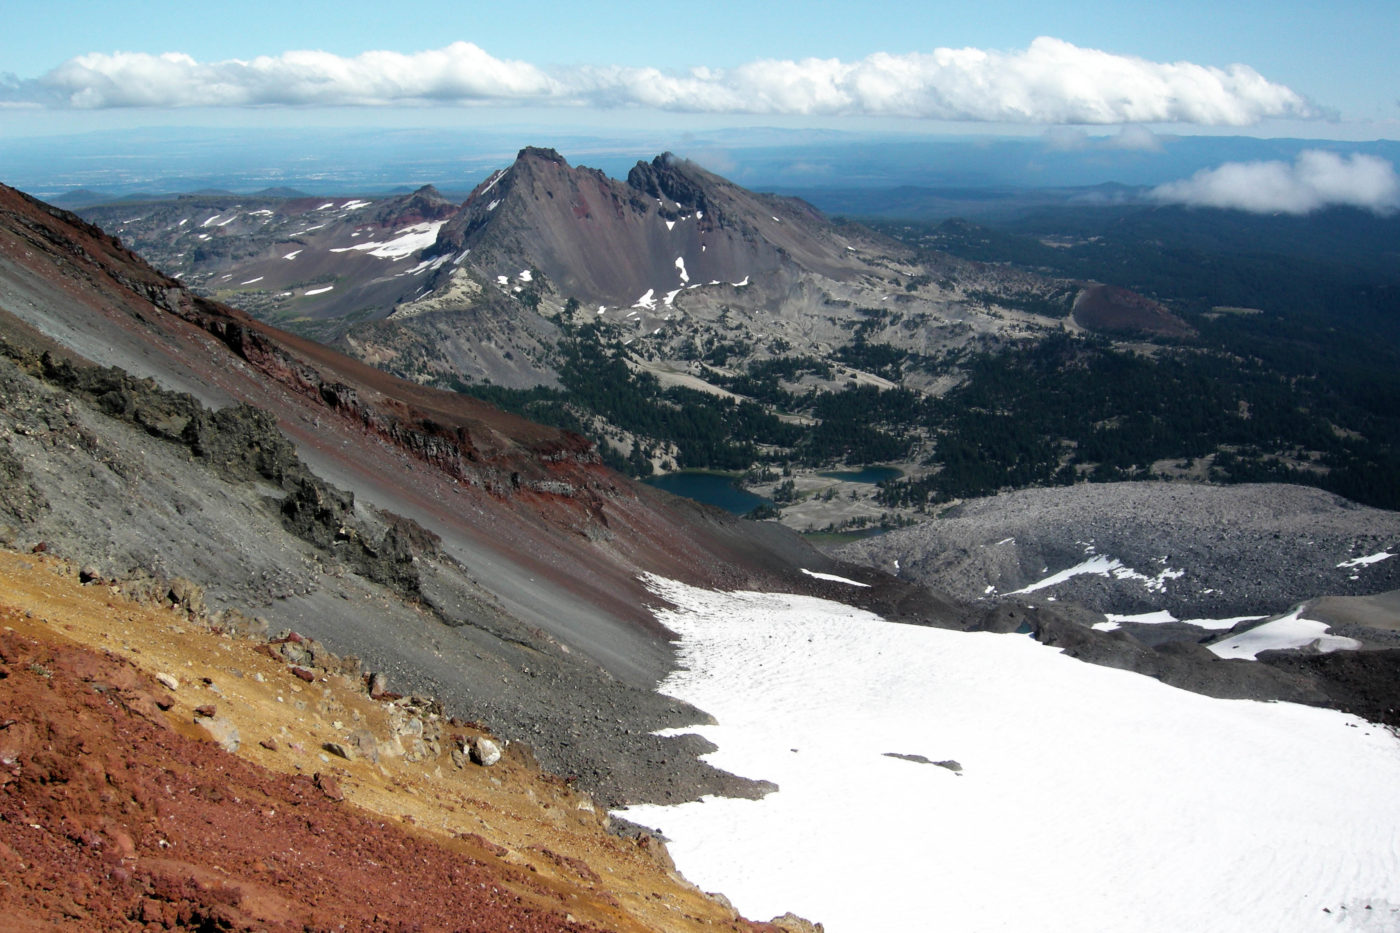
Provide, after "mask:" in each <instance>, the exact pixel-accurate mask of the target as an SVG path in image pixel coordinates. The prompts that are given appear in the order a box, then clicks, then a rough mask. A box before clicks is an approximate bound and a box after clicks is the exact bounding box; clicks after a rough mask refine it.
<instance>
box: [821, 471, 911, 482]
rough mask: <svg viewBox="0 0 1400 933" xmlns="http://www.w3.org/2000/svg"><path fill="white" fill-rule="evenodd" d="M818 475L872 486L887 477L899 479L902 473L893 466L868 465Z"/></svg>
mask: <svg viewBox="0 0 1400 933" xmlns="http://www.w3.org/2000/svg"><path fill="white" fill-rule="evenodd" d="M820 475H822V476H825V477H826V478H827V479H839V480H842V481H844V482H847V483H869V484H870V485H872V486H874V485H875V484H877V483H883V482H884V481H885V480H887V479H899V478H900V477H901V476H903V475H904V474H903V473H901V472H900V471H899V470H896V469H895V468H894V467H882V466H868V467H865V468H863V469H860V470H831V471H829V472H826V473H822V474H820Z"/></svg>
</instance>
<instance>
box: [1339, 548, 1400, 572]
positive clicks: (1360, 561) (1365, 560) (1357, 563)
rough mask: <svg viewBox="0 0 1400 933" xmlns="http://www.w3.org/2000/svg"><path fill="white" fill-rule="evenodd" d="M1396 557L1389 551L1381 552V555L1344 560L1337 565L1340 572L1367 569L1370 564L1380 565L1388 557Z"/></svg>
mask: <svg viewBox="0 0 1400 933" xmlns="http://www.w3.org/2000/svg"><path fill="white" fill-rule="evenodd" d="M1394 556H1395V555H1394V554H1392V553H1390V552H1389V551H1381V552H1380V553H1379V554H1368V555H1366V556H1365V557H1353V558H1352V559H1351V560H1344V561H1342V562H1341V563H1340V564H1338V565H1337V568H1338V569H1339V570H1349V569H1351V568H1352V567H1365V566H1366V565H1368V564H1378V563H1380V562H1381V561H1383V560H1385V559H1386V558H1387V557H1394Z"/></svg>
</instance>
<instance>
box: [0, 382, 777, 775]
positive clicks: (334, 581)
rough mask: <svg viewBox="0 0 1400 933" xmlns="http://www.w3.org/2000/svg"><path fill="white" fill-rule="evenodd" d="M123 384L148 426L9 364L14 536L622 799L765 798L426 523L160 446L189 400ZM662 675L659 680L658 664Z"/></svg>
mask: <svg viewBox="0 0 1400 933" xmlns="http://www.w3.org/2000/svg"><path fill="white" fill-rule="evenodd" d="M114 378H115V377H114ZM118 381H119V383H120V385H122V386H125V388H124V389H121V390H120V391H119V390H118V389H115V388H112V389H108V388H106V387H105V386H98V387H97V388H96V389H95V390H94V391H95V392H99V393H101V395H100V397H101V398H108V399H109V400H110V401H111V403H112V404H116V402H115V400H114V399H112V396H113V395H115V394H120V392H126V393H127V399H126V401H127V402H128V403H130V404H131V405H132V406H133V410H135V409H136V408H139V409H141V410H142V411H143V412H144V413H145V415H144V416H143V417H147V418H148V419H149V420H151V421H152V424H151V425H150V426H148V427H147V428H146V429H142V428H140V427H138V426H137V425H134V424H132V423H130V422H129V421H126V420H124V419H122V418H120V417H113V416H112V415H111V414H108V413H104V412H101V411H96V410H94V407H96V406H94V405H92V404H89V403H88V402H87V401H85V400H84V399H83V398H81V397H80V396H75V395H74V394H72V392H71V391H70V390H64V389H62V388H60V387H57V386H54V385H52V384H49V383H46V382H45V381H44V380H43V379H39V378H35V377H34V376H32V375H30V374H29V373H27V372H25V371H24V370H23V369H21V368H20V367H19V366H18V365H17V364H16V363H15V361H14V360H12V359H5V358H0V394H3V396H4V398H5V401H6V403H5V405H4V406H0V437H3V441H0V486H3V504H0V536H2V537H3V538H4V539H5V540H6V541H7V542H9V543H12V544H15V545H18V546H21V547H23V548H31V547H34V546H36V545H38V544H41V543H42V544H43V545H44V546H45V548H46V549H47V550H49V551H51V552H53V553H56V554H61V555H64V556H65V557H67V558H69V559H71V560H73V561H75V562H77V563H79V564H81V565H87V566H91V567H93V568H94V569H96V570H97V571H98V572H99V573H101V574H102V575H103V576H106V577H111V578H120V579H129V578H134V577H143V576H144V577H150V578H153V579H160V580H168V579H176V578H183V579H188V580H191V581H198V585H199V586H200V587H201V588H202V589H203V599H204V600H205V602H206V604H207V605H208V607H209V608H210V609H211V610H218V609H222V608H225V607H239V608H240V609H241V610H242V611H245V612H246V613H248V614H252V615H256V616H258V617H261V618H262V619H264V620H265V625H266V627H267V628H269V629H270V630H271V631H273V632H277V631H280V630H296V631H299V632H303V633H306V634H308V635H311V636H314V637H316V638H319V639H323V640H325V641H326V642H327V643H328V644H331V645H334V646H337V648H338V650H342V651H351V650H353V651H354V653H356V654H357V655H359V656H360V657H362V658H363V660H364V661H365V663H366V664H368V665H370V666H372V668H373V669H374V670H377V671H381V672H384V673H386V674H387V675H388V677H389V679H390V683H391V684H392V685H393V688H394V689H396V690H401V691H418V692H423V693H428V694H431V695H433V696H435V697H438V698H440V699H441V700H442V701H443V702H445V703H447V704H448V705H449V706H450V708H452V709H453V710H454V712H456V713H458V714H460V715H463V716H467V717H470V718H473V719H479V720H482V721H486V722H490V723H492V724H493V726H494V727H495V728H497V729H499V730H501V731H502V733H503V734H506V735H509V736H512V737H515V738H517V739H520V740H522V741H528V742H530V743H532V744H533V745H534V746H535V748H536V751H537V753H538V755H539V757H540V758H541V760H543V761H544V762H546V763H547V764H548V765H549V766H550V767H551V768H552V769H554V770H556V771H557V772H559V773H561V774H566V775H570V776H573V777H576V778H577V779H579V780H581V781H582V782H583V784H584V786H586V787H588V788H589V789H590V790H592V791H594V792H595V793H598V794H599V795H600V796H601V797H602V798H603V799H605V800H607V801H608V802H610V803H616V802H620V801H623V800H638V799H653V800H681V799H691V798H693V797H695V796H697V795H699V794H701V793H717V792H723V793H728V794H731V795H735V794H737V795H747V794H754V793H759V792H761V791H762V790H763V788H762V786H761V785H757V784H754V783H753V782H749V781H744V780H741V779H738V778H734V777H733V776H731V775H728V774H725V773H723V772H720V771H716V770H715V769H713V768H710V767H709V766H707V765H704V764H703V763H702V762H699V761H698V760H697V759H696V755H697V754H698V753H699V752H702V751H705V750H707V749H705V748H696V747H693V744H692V743H693V742H694V741H695V740H694V739H693V738H692V739H686V738H683V737H681V738H677V737H672V738H661V737H657V736H652V735H650V734H649V733H650V732H652V731H653V730H655V729H658V728H663V727H666V726H681V725H686V724H688V723H693V722H696V721H699V720H701V719H703V718H704V714H703V713H701V712H699V711H697V710H694V709H692V708H690V707H687V706H685V705H684V704H680V703H677V702H675V701H672V700H670V699H668V698H665V697H662V696H660V695H658V694H657V693H656V692H655V691H654V689H652V686H653V682H652V681H651V680H646V679H642V680H641V681H640V682H636V681H633V682H629V681H628V680H627V679H624V678H620V677H618V676H615V675H612V674H609V673H608V672H607V671H606V670H605V669H603V668H602V667H601V666H599V664H598V663H596V662H594V661H590V660H588V658H587V657H580V656H578V655H576V654H575V653H574V652H573V651H572V650H571V649H569V647H568V646H567V645H566V644H564V643H562V642H560V641H558V640H555V639H553V638H551V637H549V636H548V635H547V634H546V633H544V632H542V631H540V630H538V629H536V628H533V627H531V626H528V625H525V624H522V622H521V621H520V620H519V619H518V618H517V617H516V616H515V615H513V614H512V613H511V612H509V611H508V610H507V609H506V607H505V606H503V605H502V602H501V599H500V598H499V597H498V596H497V595H496V594H495V593H493V592H492V591H490V590H488V589H487V588H485V587H483V586H482V585H481V584H480V583H478V582H477V580H476V579H475V575H474V571H472V570H469V569H468V568H466V567H464V566H462V565H461V564H460V563H458V562H456V561H454V560H452V559H451V558H450V557H449V556H447V555H445V554H444V553H442V552H441V551H440V550H439V549H438V548H437V547H435V546H434V544H433V542H432V540H431V538H432V536H431V535H430V534H429V533H427V532H425V531H424V530H423V529H421V528H416V526H412V525H411V523H404V522H403V520H401V519H397V518H396V517H393V516H387V515H384V514H382V513H378V512H376V511H375V510H373V509H369V508H366V507H364V506H362V505H348V506H347V505H346V503H347V502H350V501H351V499H350V497H348V496H345V494H344V493H340V495H341V496H342V497H344V501H342V502H341V503H340V507H339V510H338V511H337V510H335V509H333V508H331V504H332V503H333V502H334V501H335V496H336V490H334V487H329V486H325V485H324V484H322V483H321V482H320V481H319V480H317V479H315V478H314V475H312V474H310V473H309V472H308V473H307V474H306V477H305V482H306V483H308V484H309V485H307V486H305V487H301V488H294V489H292V490H291V491H289V490H287V489H284V488H281V486H279V485H274V484H273V483H272V482H271V481H270V480H269V479H268V477H265V476H262V475H258V474H257V473H256V471H250V472H248V473H247V474H246V475H238V473H239V471H238V470H236V469H232V468H230V466H229V464H228V463H227V462H225V463H223V464H219V463H217V462H211V459H210V458H208V457H204V456H199V455H198V454H197V453H196V452H195V451H194V450H193V449H192V447H191V445H190V444H189V443H187V442H186V441H185V440H182V439H181V438H180V437H178V436H177V437H175V438H169V437H160V436H157V434H156V432H157V430H158V429H157V428H156V427H155V425H154V422H155V421H158V420H159V418H160V417H161V415H160V414H159V413H160V412H161V411H163V409H159V408H158V406H159V404H160V403H161V402H162V401H163V402H165V403H166V404H175V402H173V401H172V400H171V399H170V397H169V396H168V394H162V393H160V392H159V391H158V390H157V389H155V387H154V386H151V385H146V386H144V387H143V386H142V385H140V384H138V383H136V382H135V381H124V380H118ZM143 389H144V393H145V394H144V395H143V394H142V393H143ZM99 404H100V403H99ZM196 408H197V406H196ZM172 417H173V416H172ZM260 429H261V430H262V431H267V430H268V426H267V425H266V424H261V425H259V424H258V423H257V419H253V422H252V423H251V424H248V423H239V422H237V421H236V420H232V419H230V420H229V421H228V423H226V424H222V425H220V426H218V427H213V428H211V431H210V433H209V435H208V436H207V437H206V444H208V445H211V446H212V445H213V444H214V435H216V434H218V433H219V432H220V431H222V432H224V433H226V434H227V435H228V436H227V437H225V442H226V443H227V444H228V445H229V446H230V447H237V446H242V445H246V446H249V447H254V448H259V447H260V448H261V449H263V450H264V451H266V450H268V449H269V448H272V447H273V446H275V445H276V444H277V443H278V441H279V440H280V439H281V435H280V434H276V433H275V431H274V432H273V433H270V434H264V435H259V433H258V432H259V430H260ZM280 442H281V443H282V444H283V445H286V442H285V440H280ZM282 453H283V456H290V457H291V458H292V459H291V461H288V463H287V464H284V465H283V466H282V467H279V471H284V472H290V471H292V470H293V469H294V468H295V467H294V466H292V465H293V464H299V461H296V459H295V455H294V454H293V453H292V452H291V450H290V447H289V446H287V448H286V450H284V451H283V452H282ZM300 469H302V470H303V471H304V470H305V468H304V467H300ZM231 474H232V475H231ZM298 498H301V499H307V498H312V499H317V500H319V501H320V502H321V503H322V507H323V508H324V509H325V514H323V515H320V516H318V517H314V520H311V521H309V523H305V524H301V525H299V524H297V523H296V522H290V521H288V517H287V512H286V509H287V505H288V503H289V502H291V501H295V500H297V499H298ZM395 529H403V531H402V533H400V532H399V531H395ZM415 536H416V537H417V540H416V541H415V540H413V539H414V537H415ZM371 552H372V555H373V556H372V557H371V556H370V553H371ZM664 644H665V643H664V641H663V642H662V645H663V646H664ZM663 657H664V656H663ZM662 663H663V662H662V660H661V659H657V660H653V661H651V662H649V667H647V668H645V670H647V671H650V670H652V669H658V670H664V667H662ZM653 676H659V675H653Z"/></svg>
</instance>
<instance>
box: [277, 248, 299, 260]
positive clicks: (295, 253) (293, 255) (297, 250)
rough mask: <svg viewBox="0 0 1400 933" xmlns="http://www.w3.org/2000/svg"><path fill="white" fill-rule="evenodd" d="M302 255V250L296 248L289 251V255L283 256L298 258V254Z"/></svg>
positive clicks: (284, 257) (285, 257)
mask: <svg viewBox="0 0 1400 933" xmlns="http://www.w3.org/2000/svg"><path fill="white" fill-rule="evenodd" d="M300 255H301V250H299V249H294V250H292V251H291V252H290V253H288V254H287V255H285V256H283V257H282V258H283V259H296V258H297V257H298V256H300Z"/></svg>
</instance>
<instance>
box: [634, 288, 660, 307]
mask: <svg viewBox="0 0 1400 933" xmlns="http://www.w3.org/2000/svg"><path fill="white" fill-rule="evenodd" d="M632 307H634V308H646V309H647V310H648V311H655V310H656V289H654V288H648V289H647V290H646V293H645V294H644V295H642V297H640V298H638V299H637V303H636V304H634V305H632Z"/></svg>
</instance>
